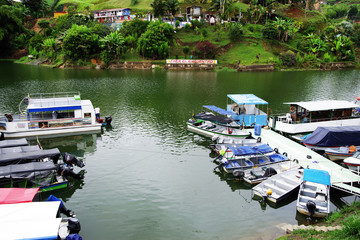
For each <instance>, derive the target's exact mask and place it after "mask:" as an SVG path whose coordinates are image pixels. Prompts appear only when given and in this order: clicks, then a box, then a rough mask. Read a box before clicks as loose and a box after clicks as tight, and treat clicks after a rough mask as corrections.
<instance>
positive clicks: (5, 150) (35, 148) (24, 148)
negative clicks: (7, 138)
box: [0, 145, 40, 154]
mask: <svg viewBox="0 0 360 240" xmlns="http://www.w3.org/2000/svg"><path fill="white" fill-rule="evenodd" d="M38 150H40V148H39V146H37V145H34V146H19V147H8V148H0V154H6V153H20V152H32V151H38Z"/></svg>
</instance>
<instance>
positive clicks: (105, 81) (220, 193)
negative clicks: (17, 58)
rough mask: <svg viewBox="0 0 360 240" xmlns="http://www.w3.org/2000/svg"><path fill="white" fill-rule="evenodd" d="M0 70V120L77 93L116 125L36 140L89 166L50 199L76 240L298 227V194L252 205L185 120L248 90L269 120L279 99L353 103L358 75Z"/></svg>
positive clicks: (270, 234) (269, 233) (208, 235)
mask: <svg viewBox="0 0 360 240" xmlns="http://www.w3.org/2000/svg"><path fill="white" fill-rule="evenodd" d="M0 72H1V86H0V101H1V104H0V114H5V113H8V112H14V111H17V109H18V104H19V102H20V100H21V99H22V98H23V97H24V96H26V95H27V93H39V92H42V93H45V92H46V93H48V92H69V91H80V92H81V97H82V99H90V100H91V101H92V103H93V105H94V107H100V109H101V115H102V117H105V116H106V115H111V116H112V118H113V122H112V128H109V129H105V130H104V132H103V133H102V134H93V135H80V136H71V137H62V138H53V139H42V140H41V143H42V145H43V147H44V148H53V147H58V148H59V149H60V151H62V152H70V153H73V154H75V155H76V156H78V157H81V158H83V159H84V161H85V163H86V166H85V168H84V169H85V171H86V173H85V179H84V181H82V182H73V183H72V186H71V187H70V189H68V190H67V191H61V192H57V193H55V195H56V196H58V197H61V198H62V199H63V200H64V201H65V202H66V206H67V207H68V208H70V209H72V210H74V211H75V213H76V214H77V217H78V218H79V220H80V223H81V227H82V230H81V232H80V233H81V236H82V237H83V239H273V238H275V237H277V236H280V235H281V233H282V231H281V230H279V229H278V228H276V225H277V224H280V223H284V222H286V223H291V224H298V223H302V222H303V221H304V218H303V217H301V216H298V215H297V214H296V199H295V197H293V198H291V199H289V200H288V201H286V202H285V203H283V204H282V205H280V206H270V205H261V204H260V203H259V202H258V201H254V200H252V193H251V189H250V187H249V186H247V185H244V184H242V183H239V182H236V181H234V180H233V179H232V178H231V177H229V176H226V175H223V174H216V173H214V172H213V168H214V167H215V165H214V163H212V161H211V160H212V157H214V156H213V155H211V154H210V150H209V148H208V146H209V144H210V143H211V142H210V140H209V139H207V138H205V137H201V136H198V135H196V134H193V133H190V132H188V131H187V129H186V121H187V120H188V119H189V118H190V117H191V115H192V114H193V113H198V112H200V111H201V110H202V105H216V106H218V107H223V108H225V105H226V95H227V94H231V93H232V94H235V93H239V94H241V93H243V94H245V93H253V94H255V95H257V96H258V97H261V98H263V99H264V100H266V101H268V102H269V107H270V108H271V112H272V113H282V112H286V111H287V108H288V106H287V105H284V104H283V102H290V101H307V100H318V99H341V100H353V99H354V97H355V96H360V77H359V76H360V75H359V74H360V71H359V70H346V71H333V72H320V71H308V72H266V73H216V72H153V71H121V70H116V71H108V70H63V69H49V68H44V67H38V66H29V65H19V64H14V63H11V62H0ZM78 170H79V169H76V171H78ZM332 197H333V196H332ZM332 210H336V205H335V204H332Z"/></svg>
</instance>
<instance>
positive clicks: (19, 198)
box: [0, 188, 40, 204]
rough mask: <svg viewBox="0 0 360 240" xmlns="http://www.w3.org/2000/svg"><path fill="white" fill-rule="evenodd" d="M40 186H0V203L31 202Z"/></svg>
mask: <svg viewBox="0 0 360 240" xmlns="http://www.w3.org/2000/svg"><path fill="white" fill-rule="evenodd" d="M39 189H40V188H0V204H12V203H24V202H32V200H33V199H34V197H35V195H36V193H37V192H38V191H39Z"/></svg>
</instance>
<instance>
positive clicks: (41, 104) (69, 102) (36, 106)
mask: <svg viewBox="0 0 360 240" xmlns="http://www.w3.org/2000/svg"><path fill="white" fill-rule="evenodd" d="M77 109H81V100H79V98H77V95H72V96H68V97H56V96H55V97H53V98H52V97H51V95H50V96H48V97H47V98H41V96H40V98H29V105H28V107H27V110H28V112H47V111H63V110H77Z"/></svg>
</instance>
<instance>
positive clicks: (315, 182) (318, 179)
mask: <svg viewBox="0 0 360 240" xmlns="http://www.w3.org/2000/svg"><path fill="white" fill-rule="evenodd" d="M330 185H331V182H330V174H329V173H328V172H327V171H324V170H317V169H304V176H303V181H302V182H301V185H300V190H299V195H298V200H297V204H296V209H297V211H298V212H300V213H302V214H305V215H307V216H310V217H326V216H327V215H329V213H330Z"/></svg>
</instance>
